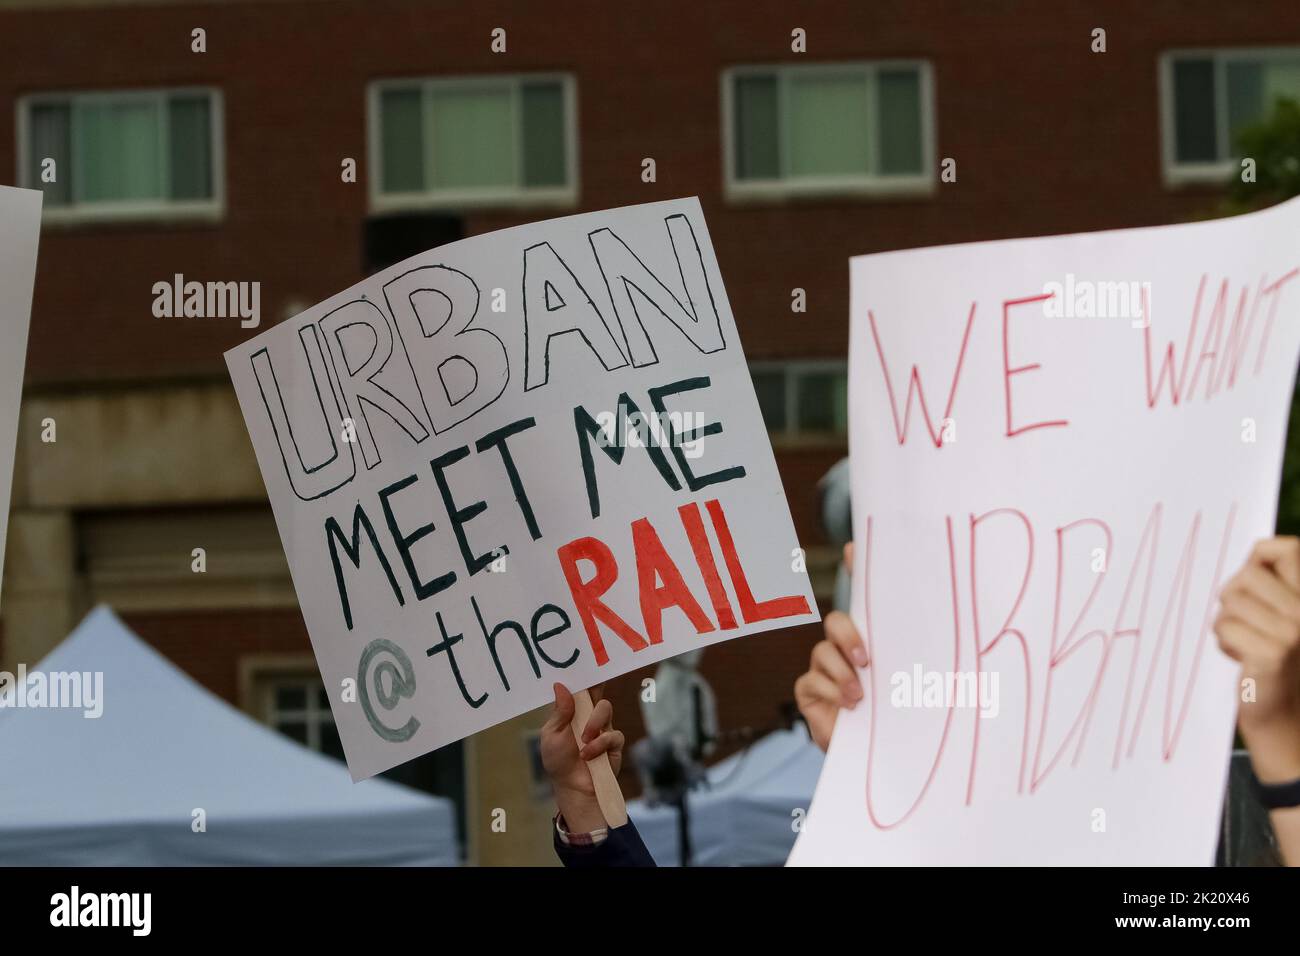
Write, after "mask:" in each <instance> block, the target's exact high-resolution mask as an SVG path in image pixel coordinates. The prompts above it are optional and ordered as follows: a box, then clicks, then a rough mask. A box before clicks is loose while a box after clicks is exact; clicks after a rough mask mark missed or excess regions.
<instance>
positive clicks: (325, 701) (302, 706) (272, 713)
mask: <svg viewBox="0 0 1300 956" xmlns="http://www.w3.org/2000/svg"><path fill="white" fill-rule="evenodd" d="M265 692H266V694H267V697H266V701H267V707H266V722H267V723H268V724H269V725H270V726H271V727H274V728H275V729H276V730H278V731H280V733H282V734H284V735H285V736H286V737H292V738H293V739H294V740H296V741H298V743H300V744H302V745H304V746H306V747H309V748H311V749H312V750H316V751H319V752H320V753H325V754H329V755H330V756H331V757H335V758H337V759H339V760H342V759H343V744H342V743H341V742H340V741H339V732H338V728H336V727H335V726H334V715H333V714H331V713H330V703H329V697H328V695H327V694H326V692H325V685H324V684H323V683H322V682H321V680H320V678H319V677H315V676H310V677H308V676H303V677H288V676H280V677H276V678H274V679H272V680H268V681H267V683H266V691H265Z"/></svg>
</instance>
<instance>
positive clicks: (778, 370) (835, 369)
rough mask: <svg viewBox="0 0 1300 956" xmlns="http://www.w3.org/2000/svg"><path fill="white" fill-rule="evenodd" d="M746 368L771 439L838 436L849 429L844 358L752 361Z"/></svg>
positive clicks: (846, 376) (847, 381)
mask: <svg viewBox="0 0 1300 956" xmlns="http://www.w3.org/2000/svg"><path fill="white" fill-rule="evenodd" d="M749 371H750V375H751V377H752V378H753V380H754V392H755V393H756V394H757V395H758V405H759V408H761V409H762V411H763V421H764V422H765V423H766V424H767V430H768V432H769V434H770V435H771V436H772V437H773V438H774V439H778V438H782V439H809V438H812V439H814V440H815V439H821V440H826V439H835V440H839V439H841V438H842V437H843V436H844V435H846V434H847V433H848V383H849V378H848V369H847V366H846V365H845V363H844V362H841V361H802V362H755V363H754V364H753V365H751V366H750V370H749Z"/></svg>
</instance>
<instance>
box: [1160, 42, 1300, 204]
mask: <svg viewBox="0 0 1300 956" xmlns="http://www.w3.org/2000/svg"><path fill="white" fill-rule="evenodd" d="M1160 82H1161V108H1162V113H1163V117H1162V122H1163V126H1164V129H1163V140H1164V168H1165V179H1166V181H1167V182H1169V183H1170V184H1174V185H1176V184H1178V183H1183V182H1204V181H1221V180H1223V179H1224V178H1226V177H1227V176H1229V175H1231V173H1232V172H1233V171H1234V170H1235V169H1236V161H1235V160H1236V145H1237V142H1236V141H1237V134H1238V133H1240V132H1241V130H1242V128H1243V127H1246V126H1249V125H1251V124H1252V123H1257V122H1259V121H1261V120H1263V119H1265V118H1266V117H1267V116H1268V114H1269V113H1271V112H1272V110H1273V107H1274V104H1275V103H1276V101H1277V100H1278V99H1280V98H1284V97H1289V98H1292V99H1296V100H1300V48H1292V49H1276V50H1202V51H1177V52H1173V53H1167V54H1165V55H1164V57H1162V59H1161V76H1160Z"/></svg>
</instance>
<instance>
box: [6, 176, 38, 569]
mask: <svg viewBox="0 0 1300 956" xmlns="http://www.w3.org/2000/svg"><path fill="white" fill-rule="evenodd" d="M42 198H43V197H42V195H41V193H40V191H39V190H35V189H14V188H13V187H11V186H0V509H3V510H0V568H3V567H4V557H5V536H6V532H7V530H8V527H9V493H10V491H11V490H12V486H13V477H14V443H15V442H16V441H17V439H18V406H19V403H20V402H21V401H22V395H23V368H24V366H25V365H26V364H27V327H28V325H29V323H30V322H31V316H32V284H33V283H34V282H35V279H36V244H37V241H38V240H39V239H40V235H41V199H42Z"/></svg>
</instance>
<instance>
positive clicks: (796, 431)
mask: <svg viewBox="0 0 1300 956" xmlns="http://www.w3.org/2000/svg"><path fill="white" fill-rule="evenodd" d="M748 365H749V374H750V378H751V379H752V378H753V377H754V375H755V374H757V373H762V372H780V373H781V375H782V377H783V384H784V392H785V394H784V398H785V421H786V426H785V428H783V429H781V430H780V431H772V430H770V429H769V430H768V432H767V434H768V440H769V441H770V442H771V444H772V445H774V446H786V447H789V446H793V445H823V446H835V447H839V446H842V445H845V444H846V443H847V442H848V436H849V431H848V410H847V409H846V410H845V428H844V431H842V432H838V431H810V430H800V428H799V385H798V380H799V378H801V377H802V376H806V375H819V374H825V373H827V372H833V373H837V374H842V375H844V377H845V380H846V382H847V379H848V373H849V363H848V359H838V358H807V359H755V360H753V361H751V362H749V363H748ZM756 397H757V396H756ZM845 400H846V402H847V393H846V399H845ZM760 408H761V406H760ZM764 425H766V422H765V423H764Z"/></svg>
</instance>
